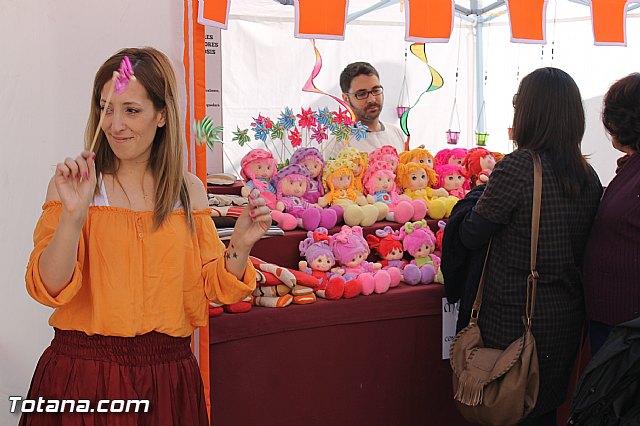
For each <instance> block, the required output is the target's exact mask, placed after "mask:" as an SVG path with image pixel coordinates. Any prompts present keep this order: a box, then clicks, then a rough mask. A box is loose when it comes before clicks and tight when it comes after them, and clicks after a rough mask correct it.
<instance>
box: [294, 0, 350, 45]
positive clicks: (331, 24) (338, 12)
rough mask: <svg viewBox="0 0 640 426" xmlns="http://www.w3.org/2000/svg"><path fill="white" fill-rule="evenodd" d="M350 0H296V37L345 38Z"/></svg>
mask: <svg viewBox="0 0 640 426" xmlns="http://www.w3.org/2000/svg"><path fill="white" fill-rule="evenodd" d="M348 8H349V0H322V1H318V0H295V13H296V32H295V36H296V38H323V39H329V40H344V32H345V27H346V25H347V10H348Z"/></svg>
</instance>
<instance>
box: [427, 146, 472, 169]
mask: <svg viewBox="0 0 640 426" xmlns="http://www.w3.org/2000/svg"><path fill="white" fill-rule="evenodd" d="M465 155H467V150H466V149H465V148H454V149H442V150H440V151H438V153H437V154H436V156H435V158H434V160H435V162H434V167H436V168H437V167H439V166H443V165H445V164H457V165H458V166H460V165H462V160H464V156H465Z"/></svg>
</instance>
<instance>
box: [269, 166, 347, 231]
mask: <svg viewBox="0 0 640 426" xmlns="http://www.w3.org/2000/svg"><path fill="white" fill-rule="evenodd" d="M271 183H272V185H273V186H274V188H275V189H276V200H277V202H276V210H278V211H281V212H284V213H288V214H290V215H292V216H293V217H295V218H296V219H297V220H298V226H299V227H300V228H303V229H306V230H307V231H312V230H314V229H316V228H318V226H322V227H323V228H328V229H329V228H333V227H334V226H336V223H337V221H338V216H337V214H336V212H335V211H334V210H331V209H322V208H320V207H318V206H317V205H316V204H313V203H310V202H308V201H307V200H306V199H305V198H304V195H305V194H306V193H307V189H308V188H309V171H308V170H307V169H306V168H305V167H302V166H301V165H299V164H290V165H288V166H285V167H283V168H282V169H281V170H280V171H279V172H277V173H276V174H275V176H273V178H272V179H271Z"/></svg>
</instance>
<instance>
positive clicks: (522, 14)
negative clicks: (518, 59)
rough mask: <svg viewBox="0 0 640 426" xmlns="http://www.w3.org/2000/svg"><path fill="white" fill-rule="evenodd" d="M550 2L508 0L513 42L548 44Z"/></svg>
mask: <svg viewBox="0 0 640 426" xmlns="http://www.w3.org/2000/svg"><path fill="white" fill-rule="evenodd" d="M547 1H548V0H506V3H507V12H508V13H509V23H510V24H511V41H512V42H514V43H536V44H546V43H547V37H546V27H547V25H546V24H547V18H546V16H547Z"/></svg>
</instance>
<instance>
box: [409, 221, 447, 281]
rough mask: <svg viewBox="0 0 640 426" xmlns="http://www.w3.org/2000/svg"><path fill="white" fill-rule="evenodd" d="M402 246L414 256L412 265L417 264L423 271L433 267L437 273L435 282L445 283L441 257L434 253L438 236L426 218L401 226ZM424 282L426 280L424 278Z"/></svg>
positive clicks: (434, 277)
mask: <svg viewBox="0 0 640 426" xmlns="http://www.w3.org/2000/svg"><path fill="white" fill-rule="evenodd" d="M400 237H401V238H402V246H403V247H404V249H405V250H406V251H407V252H409V254H410V255H411V256H413V260H412V261H411V264H412V265H416V266H417V267H418V268H420V269H421V271H423V270H424V269H425V268H431V270H432V271H433V272H434V273H435V275H434V276H433V277H432V278H433V280H434V281H435V282H438V283H440V284H444V279H443V277H442V271H441V269H440V258H439V257H438V256H436V255H435V254H433V252H434V251H435V249H436V236H435V234H434V233H433V231H432V230H431V229H429V226H428V225H427V222H426V221H425V220H420V221H418V222H409V223H406V224H405V225H404V226H403V227H402V228H400ZM423 282H424V280H423Z"/></svg>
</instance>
